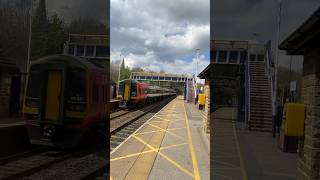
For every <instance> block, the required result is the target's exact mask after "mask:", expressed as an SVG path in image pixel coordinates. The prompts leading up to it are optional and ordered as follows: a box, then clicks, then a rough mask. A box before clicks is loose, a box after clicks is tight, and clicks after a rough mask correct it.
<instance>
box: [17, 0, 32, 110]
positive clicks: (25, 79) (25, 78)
mask: <svg viewBox="0 0 320 180" xmlns="http://www.w3.org/2000/svg"><path fill="white" fill-rule="evenodd" d="M32 15H33V0H31V1H30V9H29V34H28V54H27V61H26V64H25V66H26V67H25V72H23V75H22V78H21V83H20V84H21V87H22V88H21V90H22V91H20V92H21V93H20V111H21V112H22V104H23V100H24V96H25V93H26V91H27V84H28V76H29V67H30V60H31V38H32Z"/></svg>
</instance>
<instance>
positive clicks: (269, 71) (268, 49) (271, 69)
mask: <svg viewBox="0 0 320 180" xmlns="http://www.w3.org/2000/svg"><path fill="white" fill-rule="evenodd" d="M265 66H266V67H265V68H266V73H267V74H266V75H267V77H268V80H269V82H270V95H271V98H272V113H273V114H274V113H275V97H274V91H276V90H275V89H274V87H275V84H274V67H273V64H272V55H271V41H268V42H267V44H266V53H265Z"/></svg>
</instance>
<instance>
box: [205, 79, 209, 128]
mask: <svg viewBox="0 0 320 180" xmlns="http://www.w3.org/2000/svg"><path fill="white" fill-rule="evenodd" d="M204 93H205V95H206V103H205V108H204V116H203V125H204V126H203V127H204V131H205V132H206V133H210V84H209V79H206V81H205V86H204Z"/></svg>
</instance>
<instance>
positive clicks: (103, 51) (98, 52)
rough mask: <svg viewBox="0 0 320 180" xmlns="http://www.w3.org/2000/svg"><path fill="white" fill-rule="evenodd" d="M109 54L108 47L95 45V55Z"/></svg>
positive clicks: (103, 55)
mask: <svg viewBox="0 0 320 180" xmlns="http://www.w3.org/2000/svg"><path fill="white" fill-rule="evenodd" d="M108 55H109V49H108V47H107V46H97V47H96V56H97V57H107V56H108Z"/></svg>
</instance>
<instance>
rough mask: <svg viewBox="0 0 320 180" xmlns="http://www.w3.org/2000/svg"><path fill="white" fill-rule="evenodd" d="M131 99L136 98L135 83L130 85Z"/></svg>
mask: <svg viewBox="0 0 320 180" xmlns="http://www.w3.org/2000/svg"><path fill="white" fill-rule="evenodd" d="M130 95H131V96H132V97H136V96H137V84H136V83H132V84H131V94H130Z"/></svg>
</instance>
